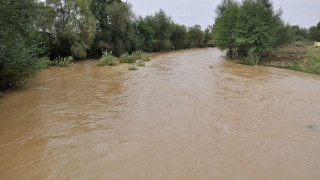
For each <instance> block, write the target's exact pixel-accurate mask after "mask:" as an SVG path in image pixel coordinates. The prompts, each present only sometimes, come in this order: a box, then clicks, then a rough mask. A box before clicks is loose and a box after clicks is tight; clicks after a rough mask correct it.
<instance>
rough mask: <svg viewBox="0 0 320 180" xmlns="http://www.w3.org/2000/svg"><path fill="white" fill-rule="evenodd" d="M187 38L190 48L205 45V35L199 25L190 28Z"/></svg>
mask: <svg viewBox="0 0 320 180" xmlns="http://www.w3.org/2000/svg"><path fill="white" fill-rule="evenodd" d="M187 37H188V44H189V46H190V47H202V46H203V45H204V44H203V43H204V33H203V31H202V30H201V26H199V25H195V26H193V27H189V28H188V34H187Z"/></svg>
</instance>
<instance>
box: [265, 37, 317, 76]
mask: <svg viewBox="0 0 320 180" xmlns="http://www.w3.org/2000/svg"><path fill="white" fill-rule="evenodd" d="M261 64H262V65H266V66H272V67H278V68H284V69H290V70H295V71H302V72H306V73H312V74H320V48H314V47H313V44H312V42H305V41H298V42H294V43H291V44H289V45H287V46H283V47H281V48H279V49H277V50H275V51H273V52H272V53H271V54H270V55H269V56H268V57H267V58H264V59H263V61H262V62H261Z"/></svg>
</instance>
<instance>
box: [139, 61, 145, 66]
mask: <svg viewBox="0 0 320 180" xmlns="http://www.w3.org/2000/svg"><path fill="white" fill-rule="evenodd" d="M137 65H138V66H145V63H144V61H142V60H140V61H139V62H138V63H137Z"/></svg>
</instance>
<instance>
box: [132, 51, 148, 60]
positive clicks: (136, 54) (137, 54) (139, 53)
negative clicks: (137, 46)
mask: <svg viewBox="0 0 320 180" xmlns="http://www.w3.org/2000/svg"><path fill="white" fill-rule="evenodd" d="M144 54H146V53H145V52H143V51H141V50H138V51H134V52H132V53H131V56H132V57H133V58H134V59H135V60H137V59H141V57H142V55H144Z"/></svg>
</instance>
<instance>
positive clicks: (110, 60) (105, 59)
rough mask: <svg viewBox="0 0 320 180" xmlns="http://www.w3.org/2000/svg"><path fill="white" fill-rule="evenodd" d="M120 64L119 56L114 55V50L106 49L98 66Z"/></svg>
mask: <svg viewBox="0 0 320 180" xmlns="http://www.w3.org/2000/svg"><path fill="white" fill-rule="evenodd" d="M117 64H118V61H117V58H116V57H115V56H113V55H112V52H110V53H109V52H108V51H105V52H104V53H103V55H102V57H101V59H99V61H98V64H97V65H98V66H116V65H117Z"/></svg>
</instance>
